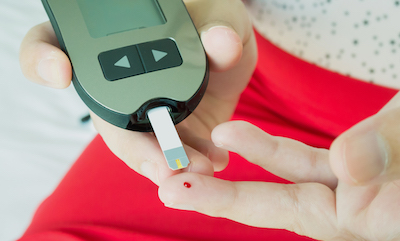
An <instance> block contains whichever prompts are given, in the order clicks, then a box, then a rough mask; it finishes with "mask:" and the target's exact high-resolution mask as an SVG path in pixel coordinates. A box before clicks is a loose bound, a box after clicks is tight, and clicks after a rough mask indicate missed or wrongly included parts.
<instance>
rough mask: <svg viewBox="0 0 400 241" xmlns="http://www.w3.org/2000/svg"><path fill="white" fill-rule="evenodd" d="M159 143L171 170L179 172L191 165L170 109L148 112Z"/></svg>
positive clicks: (159, 108) (158, 108) (155, 109)
mask: <svg viewBox="0 0 400 241" xmlns="http://www.w3.org/2000/svg"><path fill="white" fill-rule="evenodd" d="M147 116H148V117H149V120H150V123H151V126H152V127H153V130H154V133H155V134H156V137H157V140H158V143H159V144H160V147H161V150H162V151H163V153H164V157H165V159H166V160H167V163H168V166H169V168H171V169H172V170H178V169H182V168H185V167H187V166H188V165H189V158H188V157H187V155H186V152H185V149H183V146H182V142H181V139H180V138H179V135H178V132H176V129H175V125H174V123H173V121H172V118H171V115H170V113H169V111H168V107H165V106H164V107H157V108H154V109H151V110H149V111H148V112H147Z"/></svg>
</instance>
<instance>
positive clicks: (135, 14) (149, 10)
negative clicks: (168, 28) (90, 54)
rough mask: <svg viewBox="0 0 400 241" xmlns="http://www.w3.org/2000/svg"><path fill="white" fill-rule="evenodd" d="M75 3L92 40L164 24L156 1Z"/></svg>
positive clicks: (83, 1)
mask: <svg viewBox="0 0 400 241" xmlns="http://www.w3.org/2000/svg"><path fill="white" fill-rule="evenodd" d="M66 1H69V0H66ZM76 1H77V3H78V5H79V8H80V9H81V12H82V15H83V18H84V19H85V22H86V25H87V28H88V30H89V33H90V35H91V36H92V37H93V38H100V37H105V36H108V35H111V34H116V33H121V32H125V31H129V30H134V29H140V28H148V27H152V26H157V25H162V24H165V23H166V20H165V17H164V15H163V13H162V11H161V9H160V6H159V5H158V2H157V0H76Z"/></svg>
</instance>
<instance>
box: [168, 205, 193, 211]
mask: <svg viewBox="0 0 400 241" xmlns="http://www.w3.org/2000/svg"><path fill="white" fill-rule="evenodd" d="M165 206H166V207H169V208H173V209H179V210H186V211H196V209H194V207H193V205H191V204H173V203H169V204H165Z"/></svg>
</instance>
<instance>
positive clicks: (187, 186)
mask: <svg viewBox="0 0 400 241" xmlns="http://www.w3.org/2000/svg"><path fill="white" fill-rule="evenodd" d="M183 186H185V187H186V188H191V187H192V184H190V183H188V182H185V183H184V184H183Z"/></svg>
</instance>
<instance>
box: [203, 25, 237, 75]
mask: <svg viewBox="0 0 400 241" xmlns="http://www.w3.org/2000/svg"><path fill="white" fill-rule="evenodd" d="M201 39H202V42H203V45H204V48H205V50H206V52H207V56H208V58H209V60H210V69H211V71H215V72H223V71H226V70H229V69H231V68H233V67H234V66H235V65H236V64H237V63H238V62H239V61H240V59H241V57H242V53H243V43H242V40H241V38H240V36H239V35H238V34H237V33H236V31H234V30H233V29H232V28H230V27H226V26H213V27H211V28H208V29H207V30H205V31H203V32H202V33H201Z"/></svg>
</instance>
